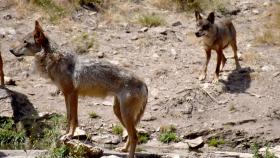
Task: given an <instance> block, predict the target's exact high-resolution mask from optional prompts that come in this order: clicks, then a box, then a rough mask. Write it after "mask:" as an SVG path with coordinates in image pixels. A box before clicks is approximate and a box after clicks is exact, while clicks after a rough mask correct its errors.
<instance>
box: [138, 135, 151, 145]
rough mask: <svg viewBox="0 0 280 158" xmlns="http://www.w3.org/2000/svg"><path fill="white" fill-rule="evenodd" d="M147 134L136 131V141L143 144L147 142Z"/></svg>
mask: <svg viewBox="0 0 280 158" xmlns="http://www.w3.org/2000/svg"><path fill="white" fill-rule="evenodd" d="M149 137H150V136H149V134H148V133H138V143H139V144H144V143H147V142H148V140H149Z"/></svg>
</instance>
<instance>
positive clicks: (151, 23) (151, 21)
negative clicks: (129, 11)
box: [137, 14, 166, 27]
mask: <svg viewBox="0 0 280 158" xmlns="http://www.w3.org/2000/svg"><path fill="white" fill-rule="evenodd" d="M137 21H138V23H139V24H141V25H142V26H146V27H157V26H161V25H164V24H165V23H166V22H165V20H164V19H163V18H161V17H160V16H157V15H153V14H146V15H142V16H140V17H139V18H138V20H137Z"/></svg>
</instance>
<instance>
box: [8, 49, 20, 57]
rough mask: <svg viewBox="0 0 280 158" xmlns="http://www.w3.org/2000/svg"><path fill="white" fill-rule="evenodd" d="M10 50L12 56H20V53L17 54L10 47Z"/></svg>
mask: <svg viewBox="0 0 280 158" xmlns="http://www.w3.org/2000/svg"><path fill="white" fill-rule="evenodd" d="M10 52H11V53H12V54H13V55H14V56H16V57H20V56H21V54H17V53H16V52H15V51H14V50H13V49H10Z"/></svg>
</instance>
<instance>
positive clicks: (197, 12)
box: [194, 10, 202, 21]
mask: <svg viewBox="0 0 280 158" xmlns="http://www.w3.org/2000/svg"><path fill="white" fill-rule="evenodd" d="M194 14H195V18H196V21H197V20H200V19H202V17H201V15H200V13H199V11H197V10H196V11H195V12H194Z"/></svg>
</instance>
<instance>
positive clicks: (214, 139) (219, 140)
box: [208, 138, 225, 147]
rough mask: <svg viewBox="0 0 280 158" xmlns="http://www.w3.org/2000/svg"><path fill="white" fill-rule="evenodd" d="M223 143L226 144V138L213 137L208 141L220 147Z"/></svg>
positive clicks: (209, 143)
mask: <svg viewBox="0 0 280 158" xmlns="http://www.w3.org/2000/svg"><path fill="white" fill-rule="evenodd" d="M223 144H225V140H223V139H217V138H211V139H210V140H209V141H208V145H209V146H213V147H218V146H219V145H223Z"/></svg>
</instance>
